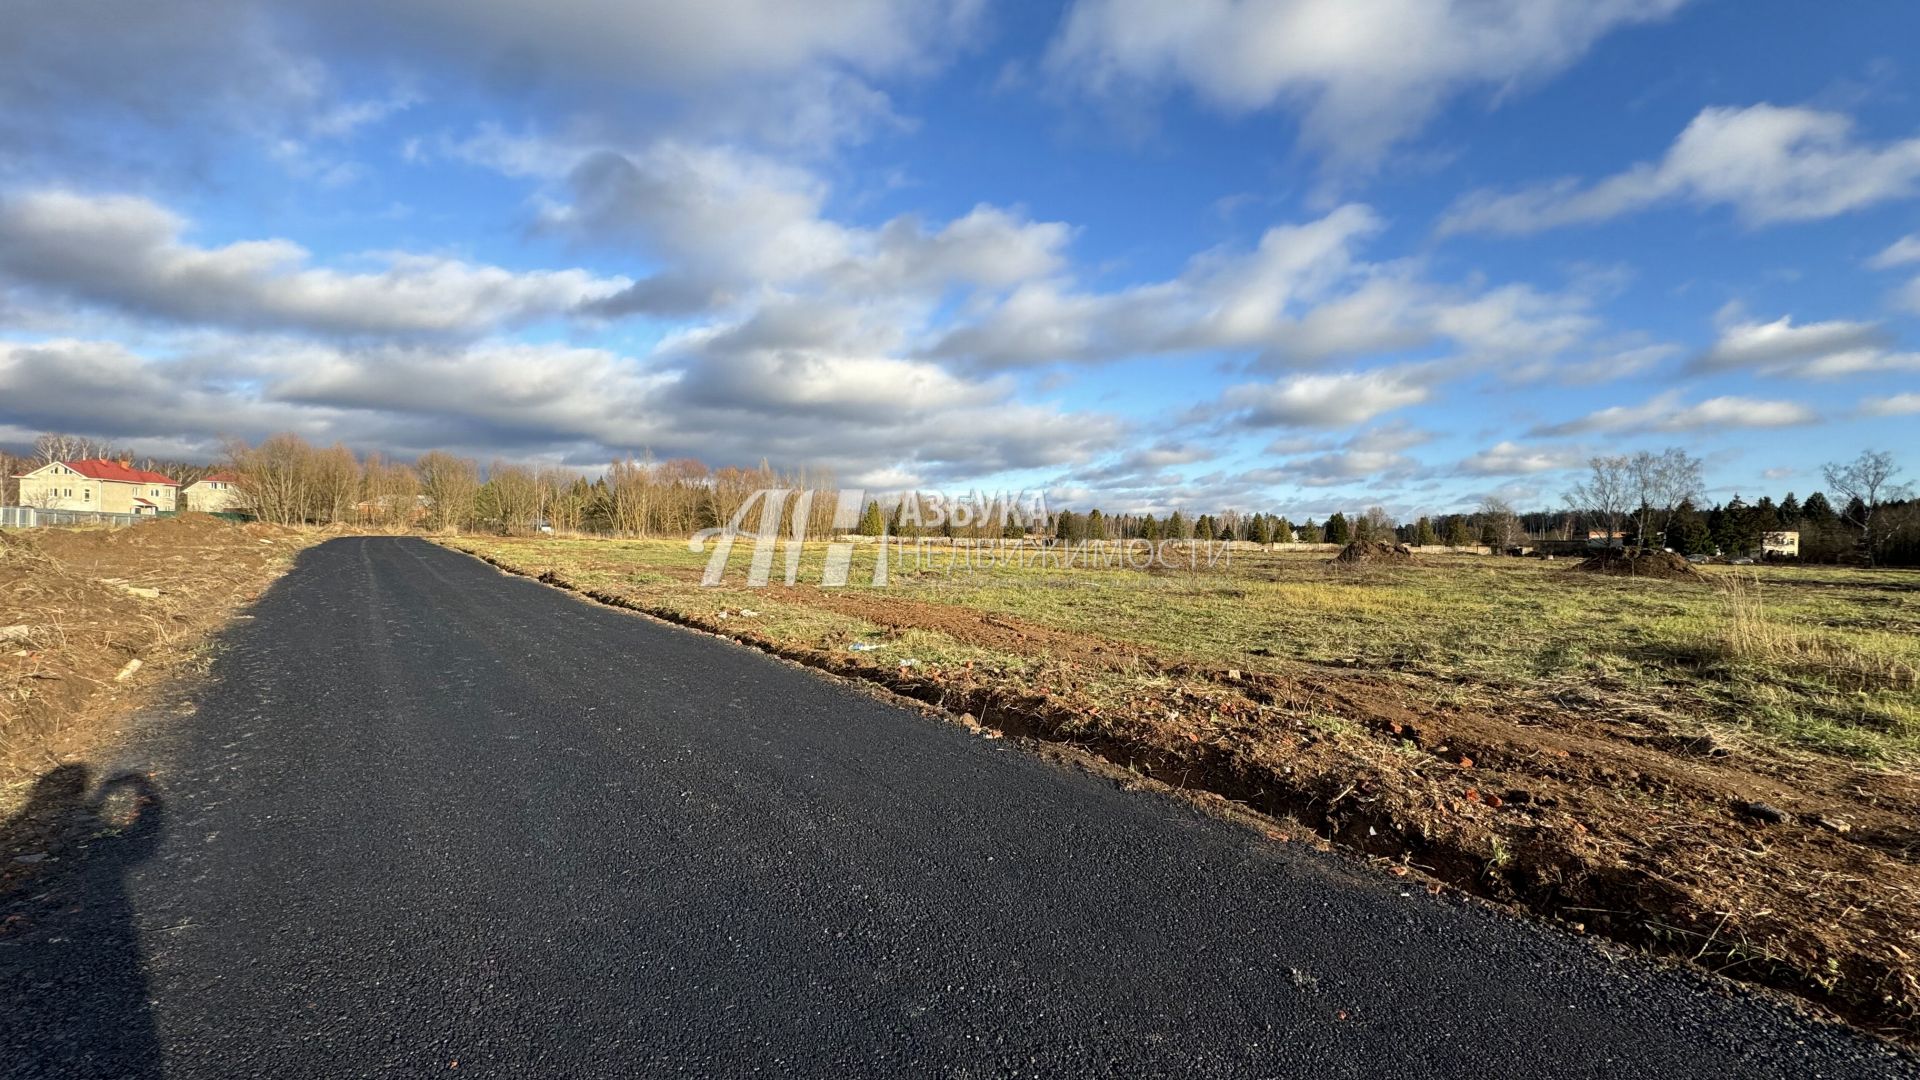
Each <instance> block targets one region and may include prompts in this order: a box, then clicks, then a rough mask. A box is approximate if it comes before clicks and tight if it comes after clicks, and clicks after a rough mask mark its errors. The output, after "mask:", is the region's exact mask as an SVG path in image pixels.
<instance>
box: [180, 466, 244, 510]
mask: <svg viewBox="0 0 1920 1080" xmlns="http://www.w3.org/2000/svg"><path fill="white" fill-rule="evenodd" d="M180 494H181V495H183V496H185V497H186V500H187V509H189V510H198V511H199V512H201V513H203V514H225V513H231V512H233V511H235V510H242V509H245V508H246V505H247V498H246V496H245V495H244V494H243V493H242V492H241V491H240V478H239V477H238V476H236V475H234V474H233V473H230V472H217V473H213V474H211V475H208V476H203V477H201V478H200V479H198V480H195V481H194V482H193V483H191V484H188V485H187V486H186V487H184V488H181V489H180Z"/></svg>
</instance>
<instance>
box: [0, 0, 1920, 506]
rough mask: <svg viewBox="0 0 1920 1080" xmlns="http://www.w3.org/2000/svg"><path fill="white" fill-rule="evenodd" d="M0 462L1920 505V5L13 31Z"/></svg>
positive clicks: (223, 12) (672, 10)
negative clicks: (464, 458)
mask: <svg viewBox="0 0 1920 1080" xmlns="http://www.w3.org/2000/svg"><path fill="white" fill-rule="evenodd" d="M5 6H6V9H7V14H6V16H5V22H6V28H7V29H6V32H5V34H4V35H0V443H22V442H27V441H30V440H31V439H32V437H33V435H34V434H35V433H36V432H39V431H42V430H48V429H61V430H71V431H77V432H85V433H90V434H95V435H100V436H107V437H111V438H113V439H115V440H117V441H120V442H122V443H125V444H129V445H131V446H133V447H135V448H137V449H139V450H142V451H145V452H151V453H156V454H163V455H176V456H184V457H189V458H195V459H200V460H211V459H212V458H213V457H215V456H217V454H218V449H219V446H220V441H221V439H222V438H223V437H228V436H236V437H243V438H258V437H261V436H264V435H267V434H270V433H273V432H276V431H296V432H299V433H301V434H302V435H305V436H306V437H308V438H309V439H312V440H314V441H317V442H327V443H330V442H333V441H336V440H340V441H344V442H346V443H348V444H349V445H352V446H354V447H356V448H358V449H379V450H384V451H388V452H391V453H394V454H398V455H401V456H411V455H413V454H415V453H418V452H420V451H422V450H426V449H430V448H435V447H442V448H448V449H453V450H456V451H460V452H464V453H468V454H472V455H475V456H478V457H481V458H483V459H484V458H492V457H505V458H513V459H520V460H527V461H536V460H537V461H548V462H559V463H565V464H570V465H576V466H581V467H585V468H588V469H592V468H595V467H597V466H598V465H599V464H600V463H603V462H605V461H606V460H608V459H609V458H610V457H611V456H613V455H615V454H624V453H628V452H634V453H638V452H643V451H651V452H652V453H653V454H655V455H656V456H658V457H663V458H664V457H675V456H696V457H700V458H702V459H705V460H706V461H708V462H710V463H712V464H716V465H720V464H751V463H753V462H755V461H757V460H759V459H760V458H763V457H764V458H769V459H772V460H773V461H774V462H775V463H776V464H783V465H789V466H799V465H812V466H819V467H824V468H827V469H830V470H832V471H833V473H834V474H835V476H837V477H838V478H839V479H840V480H841V481H843V482H854V483H860V484H864V485H867V486H869V487H881V488H889V489H891V488H897V487H901V486H905V485H917V486H922V487H940V488H960V487H966V486H979V487H983V488H1032V487H1045V488H1047V489H1049V490H1050V491H1052V492H1053V493H1054V498H1055V501H1056V503H1058V502H1070V503H1072V504H1074V505H1080V506H1083V507H1084V506H1088V505H1096V504H1097V505H1100V506H1102V507H1103V508H1105V509H1108V510H1119V509H1130V508H1151V509H1155V510H1164V509H1166V508H1168V507H1170V506H1173V505H1182V506H1186V507H1189V508H1198V509H1219V508H1222V507H1237V508H1241V509H1271V510H1279V511H1282V512H1289V513H1293V514H1295V515H1296V516H1298V515H1302V514H1306V513H1325V512H1326V511H1327V510H1330V509H1334V508H1342V507H1345V508H1354V507H1359V506H1364V505H1367V504H1371V503H1376V502H1377V503H1384V504H1385V505H1387V506H1388V507H1389V508H1391V509H1394V510H1395V511H1397V512H1399V513H1400V514H1402V515H1411V514H1412V513H1416V512H1422V511H1445V510H1450V509H1455V508H1459V507H1461V506H1463V505H1466V504H1470V503H1472V502H1473V501H1475V500H1477V499H1478V498H1479V497H1480V496H1482V495H1485V494H1489V493H1499V494H1503V495H1505V496H1507V497H1509V498H1511V499H1514V500H1515V501H1517V502H1520V503H1523V504H1528V505H1546V504H1549V503H1552V502H1555V501H1557V499H1558V495H1559V492H1560V491H1561V490H1563V489H1564V487H1565V486H1566V483H1567V480H1568V477H1569V472H1568V470H1569V469H1571V468H1577V467H1578V465H1579V463H1580V462H1582V461H1583V460H1584V459H1585V458H1586V457H1587V456H1589V455H1591V454H1593V453H1596V452H1602V451H1606V452H1617V451H1622V450H1630V449H1636V448H1640V447H1650V448H1659V447H1662V446H1667V445H1682V446H1686V447H1688V448H1689V449H1691V450H1692V451H1693V452H1695V453H1697V454H1700V455H1702V456H1703V457H1705V458H1706V459H1707V461H1708V463H1709V469H1708V479H1709V482H1710V484H1711V486H1712V488H1713V492H1714V494H1715V495H1716V497H1719V498H1726V497H1729V496H1730V495H1731V494H1732V493H1733V492H1735V491H1741V492H1746V493H1748V495H1749V497H1752V496H1754V495H1757V494H1759V493H1762V492H1768V493H1773V494H1775V495H1776V496H1777V495H1779V494H1781V493H1784V492H1785V491H1787V490H1798V491H1799V492H1800V493H1801V494H1803V495H1804V494H1805V493H1806V492H1807V491H1810V490H1812V489H1813V488H1815V487H1817V486H1818V480H1817V478H1818V470H1819V466H1820V464H1821V463H1822V462H1823V461H1827V460H1831V459H1835V458H1842V457H1846V458H1851V457H1852V456H1853V455H1854V454H1855V453H1856V452H1858V451H1859V450H1860V449H1862V448H1864V447H1867V446H1874V447H1878V448H1884V449H1890V450H1894V451H1896V452H1897V453H1900V454H1902V455H1903V457H1905V458H1906V460H1907V462H1908V465H1909V469H1914V468H1920V460H1917V459H1920V453H1916V451H1920V439H1917V438H1916V437H1915V435H1914V430H1915V428H1916V426H1917V425H1920V54H1916V53H1915V52H1914V51H1913V49H1912V48H1911V43H1912V42H1914V41H1920V5H1914V4H1912V3H1910V2H1907V0H1852V2H1849V3H1847V4H1844V5H1816V4H1805V3H1795V2H1790V0H1777V2H1776V0H1692V2H1688V0H1456V2H1449V0H1268V2H1265V3H1258V2H1253V0H1182V2H1180V3H1166V2H1163V0H1067V2H1064V3H1043V2H1034V3H1004V2H1003V3H992V2H985V0H924V2H907V0H899V2H893V0H812V2H809V3H805V4H796V3H791V2H788V0H700V2H697V3H696V2H692V0H687V2H673V3H668V2H665V0H662V2H655V3H649V2H645V0H541V2H540V3H537V4H536V3H533V2H531V0H525V2H518V0H379V2H374V0H325V2H321V0H259V2H254V3H244V2H239V0H172V2H169V3H165V4H155V3H151V2H148V0H67V2H64V3H57V4H56V3H34V2H21V0H6V4H5Z"/></svg>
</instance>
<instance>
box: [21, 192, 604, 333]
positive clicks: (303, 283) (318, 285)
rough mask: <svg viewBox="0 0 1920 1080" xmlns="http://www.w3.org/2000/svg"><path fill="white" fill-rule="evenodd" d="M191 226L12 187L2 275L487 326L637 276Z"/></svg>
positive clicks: (251, 313)
mask: <svg viewBox="0 0 1920 1080" xmlns="http://www.w3.org/2000/svg"><path fill="white" fill-rule="evenodd" d="M186 227H187V223H186V222H185V221H184V220H182V219H181V218H179V217H178V216H176V215H174V214H173V213H171V212H169V211H167V210H166V209H164V208H163V207H161V206H159V205H158V204H155V203H153V202H150V201H148V200H146V199H141V198H136V197H131V196H89V195H80V194H75V193H72V192H66V191H40V192H34V193H28V194H24V195H18V196H15V197H12V198H9V199H6V200H4V201H0V276H3V277H5V278H8V279H11V280H12V281H13V282H14V283H15V284H16V285H18V286H19V287H21V288H24V289H29V290H32V291H35V292H39V293H42V294H46V295H48V296H51V297H54V298H57V299H61V300H66V301H71V302H75V303H79V304H82V305H88V306H99V307H105V308H108V309H112V310H116V311H121V312H126V313H129V314H133V315H136V316H142V317H150V318H158V319H163V320H169V321H180V322H189V323H200V324H217V325H225V326H230V327H237V328H282V329H298V330H306V331H313V332H318V333H338V334H379V333H400V334H407V333H478V332H482V331H485V330H488V329H491V328H494V327H498V326H502V325H508V324H513V323H518V322H524V321H527V320H532V319H538V318H542V317H548V316H555V315H564V314H566V313H568V312H570V311H572V310H574V309H575V308H577V307H579V306H580V305H582V304H587V303H591V302H594V301H596V300H601V299H604V298H606V297H608V296H611V295H614V294H615V293H618V292H619V291H621V290H623V289H625V288H627V287H628V286H629V285H630V284H631V282H630V281H628V280H627V279H626V278H599V277H595V276H594V275H592V274H589V273H587V272H586V271H582V270H557V271H532V272H514V271H509V270H504V269H501V268H500V267H496V266H486V265H478V264H474V263H467V262H461V261H459V260H456V259H447V258H441V257H438V256H422V255H408V254H402V253H393V254H388V255H384V256H381V257H380V258H379V260H378V261H379V262H381V263H382V264H384V265H382V267H381V268H380V269H379V270H376V271H373V272H365V273H348V272H343V271H339V270H332V269H324V268H319V267H313V266H310V265H308V263H309V257H308V253H307V252H306V251H305V250H304V249H303V248H301V247H300V246H299V245H297V244H293V243H291V242H289V241H285V240H251V241H242V242H239V243H234V244H228V245H226V246H224V247H217V248H206V247H196V246H194V245H192V244H189V243H186V242H183V241H182V239H181V234H182V233H183V232H184V231H185V230H186Z"/></svg>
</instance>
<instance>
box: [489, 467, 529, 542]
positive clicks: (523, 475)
mask: <svg viewBox="0 0 1920 1080" xmlns="http://www.w3.org/2000/svg"><path fill="white" fill-rule="evenodd" d="M483 491H484V499H485V502H486V506H487V513H488V516H490V517H492V518H494V519H495V520H497V521H499V522H500V530H501V531H502V532H505V533H507V534H509V535H511V534H513V533H524V532H531V531H533V522H534V519H535V518H536V517H538V516H539V514H540V484H539V481H538V480H536V479H535V477H534V474H533V471H532V470H531V469H528V468H527V467H526V466H524V465H509V464H507V463H506V462H504V461H496V462H494V463H493V464H491V465H489V466H487V483H486V487H485V488H484V489H483Z"/></svg>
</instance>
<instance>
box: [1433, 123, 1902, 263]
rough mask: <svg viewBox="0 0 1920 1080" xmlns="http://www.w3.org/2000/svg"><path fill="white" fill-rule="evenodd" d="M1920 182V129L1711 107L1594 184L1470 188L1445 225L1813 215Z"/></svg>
mask: <svg viewBox="0 0 1920 1080" xmlns="http://www.w3.org/2000/svg"><path fill="white" fill-rule="evenodd" d="M1916 190H1920V136H1917V137H1912V138H1907V139H1895V140H1892V141H1889V142H1885V143H1872V142H1867V141H1863V140H1861V139H1859V138H1857V137H1856V135H1855V133H1854V130H1853V121H1852V119H1851V118H1849V117H1847V116H1845V115H1843V114H1840V113H1834V112H1822V111H1819V110H1816V109H1809V108H1790V107H1781V106H1776V105H1765V104H1762V105H1753V106H1749V107H1747V108H1744V109H1741V108H1725V107H1722V108H1709V109H1705V110H1702V111H1701V113H1700V114H1699V115H1698V116H1696V117H1695V118H1694V119H1693V122H1692V123H1690V124H1688V125H1687V127H1686V130H1685V131H1682V132H1681V133H1680V136H1679V137H1678V138H1677V139H1675V140H1674V143H1673V145H1672V146H1671V147H1670V148H1668V150H1667V153H1666V155H1665V157H1663V158H1662V159H1661V160H1660V161H1658V162H1654V163H1642V164H1639V165H1635V166H1634V167H1632V168H1631V169H1628V170H1627V171H1625V172H1623V173H1619V174H1616V175H1614V176H1611V177H1608V178H1606V179H1604V180H1600V181H1597V182H1594V183H1591V184H1583V183H1581V182H1579V181H1577V180H1572V179H1566V180H1559V181H1556V182H1553V183H1550V184H1544V185H1540V186H1537V187H1531V188H1524V189H1521V190H1519V191H1512V192H1498V191H1479V192H1474V193H1471V194H1469V195H1467V196H1464V197H1463V198H1461V199H1460V200H1459V201H1457V202H1456V203H1455V204H1454V206H1453V208H1452V209H1451V210H1450V211H1448V213H1447V215H1446V216H1445V217H1444V218H1443V219H1442V221H1441V223H1440V232H1441V233H1442V234H1448V233H1464V232H1494V233H1530V232H1538V231H1540V230H1542V229H1550V228H1555V227H1557V226H1563V225H1577V224H1586V223H1591V222H1597V221H1605V220H1608V219H1610V218H1614V217H1618V216H1620V215H1622V214H1628V213H1632V212H1635V211H1638V210H1643V209H1646V208H1647V207H1650V206H1654V205H1657V204H1660V203H1664V202H1673V201H1681V200H1685V201H1689V202H1692V203H1695V204H1697V205H1702V206H1720V205H1724V206H1731V207H1733V209H1734V210H1735V212H1736V213H1738V214H1739V215H1740V217H1741V219H1742V220H1744V221H1745V222H1746V223H1747V224H1748V225H1750V226H1762V225H1774V224H1780V223H1783V222H1791V221H1813V220H1817V219H1820V218H1828V217H1834V216H1836V215H1839V214H1844V213H1848V212H1850V211H1854V210H1859V209H1862V208H1864V207H1868V206H1872V205H1875V204H1877V203H1882V202H1887V201H1891V200H1895V199H1905V198H1910V197H1912V196H1913V195H1914V193H1915V192H1916Z"/></svg>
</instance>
